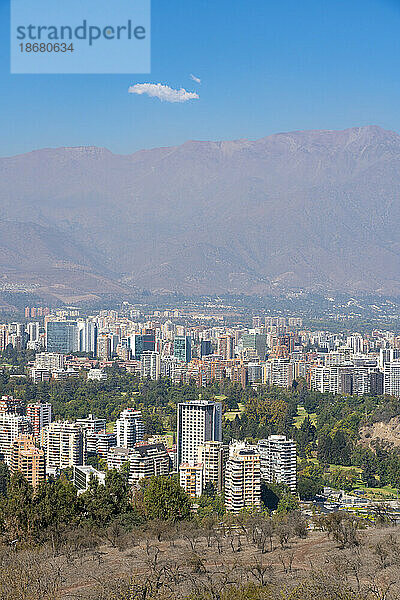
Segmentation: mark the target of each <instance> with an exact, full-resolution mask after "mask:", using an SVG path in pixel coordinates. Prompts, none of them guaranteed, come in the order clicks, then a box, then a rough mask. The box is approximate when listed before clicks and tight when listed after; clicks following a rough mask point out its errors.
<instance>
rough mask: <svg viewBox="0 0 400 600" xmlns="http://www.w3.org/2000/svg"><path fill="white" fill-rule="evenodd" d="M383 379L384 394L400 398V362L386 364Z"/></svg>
mask: <svg viewBox="0 0 400 600" xmlns="http://www.w3.org/2000/svg"><path fill="white" fill-rule="evenodd" d="M383 377H384V379H383V387H384V393H385V394H388V395H389V396H399V397H400V360H395V361H393V362H390V363H386V364H385V366H384V372H383Z"/></svg>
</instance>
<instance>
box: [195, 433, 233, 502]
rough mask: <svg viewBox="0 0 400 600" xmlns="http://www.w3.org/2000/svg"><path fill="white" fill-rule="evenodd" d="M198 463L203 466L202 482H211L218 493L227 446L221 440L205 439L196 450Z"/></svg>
mask: <svg viewBox="0 0 400 600" xmlns="http://www.w3.org/2000/svg"><path fill="white" fill-rule="evenodd" d="M197 458H198V462H199V464H201V465H202V468H203V484H204V486H206V485H207V484H208V483H211V484H212V485H213V486H214V489H215V491H216V492H218V493H219V494H220V493H221V492H222V488H223V486H224V469H225V463H226V461H227V459H228V446H227V445H226V444H223V443H222V442H217V441H207V442H204V444H201V446H199V447H198V450H197Z"/></svg>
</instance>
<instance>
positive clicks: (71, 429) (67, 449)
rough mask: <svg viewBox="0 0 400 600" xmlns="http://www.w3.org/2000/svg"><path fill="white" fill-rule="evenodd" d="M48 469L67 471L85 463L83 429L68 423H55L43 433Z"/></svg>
mask: <svg viewBox="0 0 400 600" xmlns="http://www.w3.org/2000/svg"><path fill="white" fill-rule="evenodd" d="M41 446H42V448H43V450H44V453H45V459H46V469H66V468H67V467H73V466H74V465H83V464H84V462H85V454H86V452H85V450H86V449H85V439H84V433H83V430H82V428H81V427H79V425H77V424H76V423H70V422H68V421H61V422H53V423H50V425H47V426H46V427H44V428H43V429H42V431H41Z"/></svg>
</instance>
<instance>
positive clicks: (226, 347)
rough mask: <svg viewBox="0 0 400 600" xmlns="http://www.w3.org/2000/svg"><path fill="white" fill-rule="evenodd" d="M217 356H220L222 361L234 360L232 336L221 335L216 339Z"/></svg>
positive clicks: (233, 340) (233, 339)
mask: <svg viewBox="0 0 400 600" xmlns="http://www.w3.org/2000/svg"><path fill="white" fill-rule="evenodd" d="M218 355H219V356H222V358H223V360H230V359H231V358H235V338H234V336H233V335H230V334H226V335H221V336H220V337H219V338H218Z"/></svg>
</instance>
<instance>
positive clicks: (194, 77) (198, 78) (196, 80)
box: [190, 73, 201, 83]
mask: <svg viewBox="0 0 400 600" xmlns="http://www.w3.org/2000/svg"><path fill="white" fill-rule="evenodd" d="M190 79H193V81H195V82H196V83H201V79H200V77H196V75H193V73H190Z"/></svg>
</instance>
